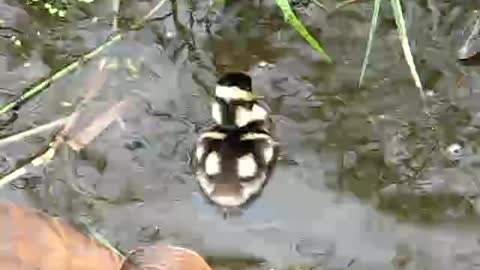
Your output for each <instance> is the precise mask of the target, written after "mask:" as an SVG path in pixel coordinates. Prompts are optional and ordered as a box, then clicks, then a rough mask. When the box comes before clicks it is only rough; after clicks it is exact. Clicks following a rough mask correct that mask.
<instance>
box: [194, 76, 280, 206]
mask: <svg viewBox="0 0 480 270" xmlns="http://www.w3.org/2000/svg"><path fill="white" fill-rule="evenodd" d="M251 89H252V88H251V78H250V76H248V75H246V74H244V73H228V74H226V75H224V76H223V77H222V78H220V80H218V83H217V86H216V88H215V101H214V102H213V103H212V118H213V119H214V120H215V124H214V125H212V126H210V127H208V128H207V129H206V130H205V131H204V132H203V133H202V134H201V135H200V137H199V138H198V140H197V144H196V150H195V159H196V162H195V163H196V177H197V180H198V183H199V186H200V188H201V190H202V191H203V194H204V195H206V196H207V197H208V198H209V199H210V201H212V202H213V203H215V204H217V205H220V206H222V207H239V206H244V205H246V204H247V203H248V202H250V201H253V199H254V198H256V197H258V195H260V193H261V191H262V190H263V187H264V186H265V184H266V183H267V182H268V180H269V178H270V175H271V173H272V170H273V167H274V164H275V162H276V160H277V157H278V152H279V149H278V143H277V142H276V141H275V139H274V138H273V137H272V136H271V134H270V132H271V130H270V125H269V122H270V121H271V120H270V118H269V115H268V110H267V108H266V107H263V106H261V105H260V103H259V102H257V99H256V98H255V96H254V95H253V93H252V90H251Z"/></svg>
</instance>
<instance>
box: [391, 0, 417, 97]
mask: <svg viewBox="0 0 480 270" xmlns="http://www.w3.org/2000/svg"><path fill="white" fill-rule="evenodd" d="M390 3H391V5H392V9H393V15H394V17H395V23H396V24H397V30H398V34H399V35H400V41H401V43H402V48H403V54H404V56H405V61H407V64H408V67H409V68H410V73H411V74H412V77H413V80H414V81H415V86H416V87H417V88H418V90H419V91H420V96H421V98H422V100H424V99H425V94H424V93H423V86H422V82H421V81H420V76H418V73H417V68H416V66H415V62H414V61H413V56H412V51H411V49H410V44H409V43H408V35H407V28H406V27H405V20H404V18H403V12H402V5H401V3H400V0H390Z"/></svg>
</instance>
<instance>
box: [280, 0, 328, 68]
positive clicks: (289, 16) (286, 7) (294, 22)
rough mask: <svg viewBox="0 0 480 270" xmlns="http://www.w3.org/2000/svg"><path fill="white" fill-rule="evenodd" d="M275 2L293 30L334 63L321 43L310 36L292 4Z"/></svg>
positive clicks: (281, 1)
mask: <svg viewBox="0 0 480 270" xmlns="http://www.w3.org/2000/svg"><path fill="white" fill-rule="evenodd" d="M275 2H276V3H277V5H278V7H279V8H280V9H281V10H282V12H283V16H284V17H285V20H286V21H287V22H288V23H290V25H291V26H293V28H294V29H295V30H296V31H297V32H298V33H299V34H300V35H301V36H302V37H303V38H304V39H305V40H306V41H307V42H308V43H309V44H310V46H312V47H313V48H314V49H315V50H317V51H318V52H319V53H320V55H322V57H323V58H324V59H325V60H326V61H327V62H328V63H332V59H330V57H329V56H328V54H327V53H326V52H325V50H324V49H323V48H322V46H320V43H319V42H318V41H317V40H316V39H315V38H314V37H312V35H310V33H309V32H308V31H307V29H306V28H305V26H303V24H302V22H301V21H300V20H299V19H298V18H297V16H296V15H295V13H294V12H293V10H292V7H291V6H290V3H288V0H275Z"/></svg>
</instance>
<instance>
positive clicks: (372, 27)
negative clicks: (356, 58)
mask: <svg viewBox="0 0 480 270" xmlns="http://www.w3.org/2000/svg"><path fill="white" fill-rule="evenodd" d="M381 4H382V0H375V3H374V6H373V14H372V22H371V24H370V32H369V33H368V43H367V50H366V51H365V58H363V64H362V72H361V73H360V79H359V82H358V86H359V87H360V86H362V84H363V78H364V76H365V71H366V70H367V65H368V58H369V57H370V52H371V50H372V41H373V36H374V35H375V30H377V24H378V14H379V13H380V6H381Z"/></svg>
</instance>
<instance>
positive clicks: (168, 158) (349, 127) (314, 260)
mask: <svg viewBox="0 0 480 270" xmlns="http://www.w3.org/2000/svg"><path fill="white" fill-rule="evenodd" d="M20 2H21V1H18V2H17V1H7V0H3V1H0V19H1V22H2V24H1V26H2V27H4V28H2V29H0V34H1V35H2V36H1V38H0V46H1V56H0V63H1V65H0V69H1V72H0V82H1V90H2V92H1V95H0V100H1V103H2V104H3V103H5V102H7V101H9V100H11V99H12V95H16V94H18V93H20V92H21V91H22V90H23V89H24V88H26V87H28V86H29V85H31V84H32V83H34V82H36V81H37V80H39V79H40V78H42V77H45V76H48V75H49V74H50V73H51V72H53V71H55V70H58V69H59V68H60V67H62V66H63V65H65V64H66V63H69V62H71V61H73V60H74V59H76V58H77V57H78V56H79V55H81V54H82V53H85V52H87V51H90V50H92V49H94V48H95V47H97V46H99V45H100V44H101V43H102V42H103V41H104V40H105V39H107V38H108V36H109V34H110V33H111V27H112V26H111V21H112V14H111V7H110V4H109V3H107V1H105V2H102V1H99V2H98V3H96V4H94V5H90V6H89V5H85V6H82V7H81V8H79V9H75V10H74V12H72V13H71V14H70V15H69V17H68V20H67V21H63V22H60V21H58V20H56V19H51V18H49V17H48V16H46V15H45V14H44V13H42V12H40V11H38V10H35V9H32V8H29V7H27V6H23V5H22V4H20ZM124 2H127V1H124ZM199 2H200V1H199ZM251 2H252V3H247V2H245V1H244V2H242V3H238V4H229V5H226V6H219V7H216V8H214V9H212V10H210V11H208V1H202V2H200V3H196V4H192V3H190V1H177V3H176V4H172V3H170V2H168V3H167V4H166V5H165V6H164V7H162V9H161V10H160V11H159V12H158V14H157V15H158V16H159V17H161V16H163V15H165V14H168V13H169V12H171V11H173V15H172V16H170V17H168V18H167V19H165V20H158V21H155V22H152V23H150V24H149V25H148V26H146V27H145V28H144V29H142V30H139V31H136V32H131V33H129V35H128V37H127V38H126V39H124V40H122V41H120V42H118V43H116V44H115V45H113V46H112V47H110V48H109V49H107V50H105V52H104V53H103V54H102V55H101V56H99V57H98V58H96V59H95V60H93V61H91V62H88V63H85V64H84V65H83V66H82V68H81V69H79V70H77V71H75V72H73V73H71V74H69V75H67V76H65V77H64V78H62V79H61V80H59V81H58V82H56V83H54V84H52V85H51V86H50V87H49V88H48V90H47V91H46V92H44V93H42V94H41V95H39V96H37V97H35V98H34V99H32V100H31V101H30V102H28V103H26V104H25V105H24V106H22V107H21V108H20V109H19V110H18V119H17V120H16V121H15V122H13V123H10V124H5V125H4V126H3V127H2V129H1V134H2V136H7V135H9V134H13V133H16V132H19V131H22V130H25V129H28V128H31V127H34V126H37V125H41V124H44V123H47V122H50V121H52V120H54V119H57V118H60V117H63V116H66V115H68V114H69V113H71V112H72V111H74V110H75V108H76V105H77V104H78V103H79V101H80V100H81V98H82V97H83V96H84V95H85V93H86V91H87V89H88V85H89V82H91V81H92V80H94V79H92V78H95V74H97V67H98V64H99V62H100V59H101V58H102V57H108V58H109V59H110V60H111V61H114V60H112V59H116V61H117V63H118V65H117V67H116V68H114V67H113V66H112V68H111V69H109V71H108V77H107V79H106V81H105V84H104V85H103V86H102V87H101V90H100V91H99V93H98V95H97V96H96V97H95V98H94V99H93V100H91V101H90V102H89V103H88V104H87V105H86V106H85V108H84V109H83V110H84V113H83V114H82V119H83V120H81V121H80V123H88V120H89V119H92V118H93V117H94V116H95V115H96V114H98V113H100V112H103V111H105V110H106V109H108V107H109V106H111V105H112V104H114V103H115V102H117V101H119V100H121V99H124V98H128V99H129V100H130V101H129V102H131V105H132V106H130V107H129V109H128V111H127V112H126V113H124V114H123V115H122V117H121V118H119V119H117V121H116V122H115V123H114V124H113V125H112V126H110V127H109V128H108V129H107V130H106V131H104V132H103V133H102V134H101V136H99V137H98V138H97V139H96V140H95V141H94V142H93V143H91V144H90V145H89V146H88V147H87V149H86V150H85V151H84V152H83V153H81V154H75V153H73V152H72V151H69V150H68V149H61V151H59V153H57V156H56V157H55V159H54V161H53V162H51V163H50V164H49V165H48V166H47V167H46V168H45V169H39V170H37V171H33V172H31V173H29V174H28V175H27V176H26V177H23V178H21V179H19V180H17V181H15V182H14V183H13V184H12V185H10V186H8V187H5V188H3V189H2V190H1V191H0V194H1V196H2V197H3V198H6V199H9V200H14V201H16V202H18V203H20V204H23V205H31V206H35V207H37V208H42V209H44V210H46V211H48V212H50V213H52V214H56V215H60V216H63V217H65V218H67V219H70V220H72V221H74V222H79V221H85V220H88V221H89V222H91V224H93V225H94V226H95V228H96V229H97V230H98V231H100V232H101V233H102V234H103V235H104V236H105V237H106V238H107V239H109V240H110V241H111V242H112V243H114V244H116V245H117V246H118V247H119V248H121V249H123V250H128V249H129V248H132V247H135V246H138V245H140V244H142V243H146V242H151V241H156V240H163V241H168V242H171V243H178V244H183V245H186V246H189V247H192V248H195V249H197V250H199V251H200V252H201V253H202V254H206V255H209V256H212V257H215V258H217V259H219V258H224V260H223V261H222V260H220V259H219V260H220V261H222V262H223V263H222V265H223V266H224V267H226V268H227V269H236V268H235V267H238V265H240V267H242V266H244V265H245V264H248V260H246V259H247V258H252V257H255V258H258V259H259V260H260V261H261V260H265V262H264V263H260V264H255V263H251V264H248V265H249V267H254V268H265V269H266V268H269V267H281V268H285V267H287V266H289V265H305V266H307V267H310V268H315V269H347V268H348V269H477V268H478V267H479V266H478V265H479V261H480V244H479V243H480V242H479V240H480V238H479V237H480V231H479V229H478V228H479V225H480V220H479V219H478V214H477V212H478V208H477V205H478V204H479V202H477V197H478V193H479V192H478V191H479V190H478V189H479V185H480V182H479V172H480V171H479V170H478V164H479V163H478V162H479V160H480V156H479V155H478V151H477V148H478V143H479V142H478V133H479V129H478V128H479V126H480V105H479V104H480V94H479V90H478V89H479V87H478V86H479V83H480V80H479V77H478V74H479V73H480V70H479V68H478V66H477V65H476V64H475V61H472V62H473V63H472V62H468V63H466V62H459V61H457V60H456V57H457V53H456V52H457V50H458V46H460V45H461V43H462V39H463V37H464V35H462V34H461V30H462V29H464V27H465V25H466V24H468V23H467V21H468V19H469V18H471V16H474V15H472V14H473V13H472V11H473V8H474V7H475V1H407V2H406V3H405V16H406V18H407V22H408V31H409V34H410V37H411V38H412V41H411V45H412V49H413V50H414V53H415V59H416V62H417V64H418V66H417V67H418V69H419V73H420V77H421V78H422V81H423V83H424V85H425V93H426V96H427V99H426V101H425V104H426V105H425V107H423V106H422V102H421V100H420V98H419V97H420V96H419V92H418V90H417V89H416V88H415V86H414V83H413V82H412V80H411V77H410V74H409V70H408V67H407V65H406V64H405V62H404V61H403V58H402V57H403V56H402V50H401V47H400V43H399V42H398V39H397V33H396V29H395V24H394V19H393V16H392V15H391V13H390V10H389V9H388V8H384V10H383V11H382V15H381V20H380V25H379V28H378V31H377V37H376V39H375V42H374V46H373V52H372V55H371V62H370V64H369V69H368V71H367V75H366V83H365V85H364V87H362V88H361V89H358V88H357V81H358V77H359V75H360V68H361V64H362V59H363V55H364V50H365V47H366V37H367V35H368V30H369V21H370V18H369V17H370V14H371V9H372V6H371V4H370V3H369V2H370V1H357V2H356V3H354V4H351V5H348V6H346V7H343V8H341V9H338V10H334V9H333V7H334V6H335V1H324V2H325V5H326V7H327V8H328V9H329V10H328V11H325V10H322V9H320V8H319V7H318V6H316V5H314V4H310V5H308V3H307V1H303V2H305V3H300V1H299V4H298V5H297V11H298V13H299V15H300V17H301V18H302V19H303V20H304V21H305V22H306V24H307V26H308V28H309V29H310V30H311V32H312V33H313V34H314V35H315V36H316V37H318V38H319V39H321V40H322V43H323V44H324V45H325V48H326V50H327V51H328V53H329V54H330V56H331V57H332V58H333V59H335V64H333V65H327V64H325V63H324V62H322V61H321V58H320V56H319V55H318V54H317V53H316V52H315V51H313V50H312V49H311V48H310V47H309V46H308V45H306V44H305V42H304V41H303V40H302V39H301V38H300V37H299V36H298V35H297V33H296V32H294V31H293V30H292V29H291V28H290V27H289V26H288V25H286V24H285V23H284V22H283V18H282V16H281V14H280V13H279V10H278V9H277V8H276V7H275V6H274V5H273V4H272V3H271V2H269V1H263V3H257V1H251ZM452 2H453V3H452ZM153 4H154V3H153V2H152V3H151V2H149V1H138V2H137V1H131V2H128V3H126V4H125V3H124V4H122V6H121V8H120V9H121V20H120V27H125V25H128V24H129V23H130V22H131V21H132V20H133V19H135V18H139V17H141V16H142V15H143V14H146V13H147V12H148V11H149V10H150V9H151V7H152V6H153ZM385 4H387V3H385ZM11 35H16V36H18V37H19V38H20V39H21V40H22V42H23V43H22V44H23V45H22V47H21V48H18V47H15V46H13V45H12V42H11V40H10V39H9V37H10V36H11ZM128 59H130V60H128ZM228 70H243V71H248V72H249V73H250V74H251V75H252V76H253V79H254V86H255V89H256V91H257V92H258V93H259V95H262V96H264V97H265V100H266V101H267V102H268V103H269V104H270V106H271V107H272V110H273V118H274V121H275V124H276V127H277V136H278V138H279V140H280V142H281V145H282V160H281V162H279V165H278V166H277V169H276V171H275V173H274V176H273V178H272V181H271V182H270V183H269V184H268V185H267V187H266V189H265V191H264V193H263V195H262V197H261V198H260V199H259V200H258V201H256V202H255V203H254V204H253V205H252V206H251V207H250V208H248V209H246V210H245V211H244V212H243V215H241V216H239V217H234V218H231V219H228V220H224V219H223V218H222V215H221V214H220V213H219V211H218V210H216V209H215V208H212V206H211V205H209V204H207V203H206V202H205V201H204V199H203V197H202V196H201V194H199V189H198V187H197V186H196V184H195V181H194V178H193V176H192V171H191V169H190V167H189V152H190V150H191V147H192V143H193V142H194V139H195V137H196V136H197V135H198V132H199V130H200V129H201V128H202V127H205V126H207V125H208V124H210V123H211V120H210V117H209V110H208V109H209V108H208V102H207V101H208V96H207V94H208V92H209V91H210V90H211V87H212V86H213V85H214V83H215V78H216V76H217V75H218V74H219V73H221V72H224V71H228ZM4 117H5V118H7V117H6V116H4ZM82 121H83V122H82ZM51 136H52V133H47V134H41V135H37V136H34V137H32V138H28V139H26V140H25V141H22V142H18V143H14V144H10V145H8V146H4V147H2V150H1V152H0V153H1V160H2V162H1V167H0V168H1V170H2V172H3V173H6V172H8V171H10V170H11V169H12V168H14V167H15V166H16V165H18V164H19V163H20V162H21V161H22V160H23V159H25V158H28V157H30V156H31V155H32V154H34V153H36V152H37V151H39V150H40V149H41V148H42V147H44V146H45V145H46V144H47V143H48V140H49V138H51ZM225 258H227V259H225ZM228 258H229V259H228ZM253 261H255V260H253ZM239 262H240V263H239ZM402 267H403V268H402ZM219 268H220V267H219Z"/></svg>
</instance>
